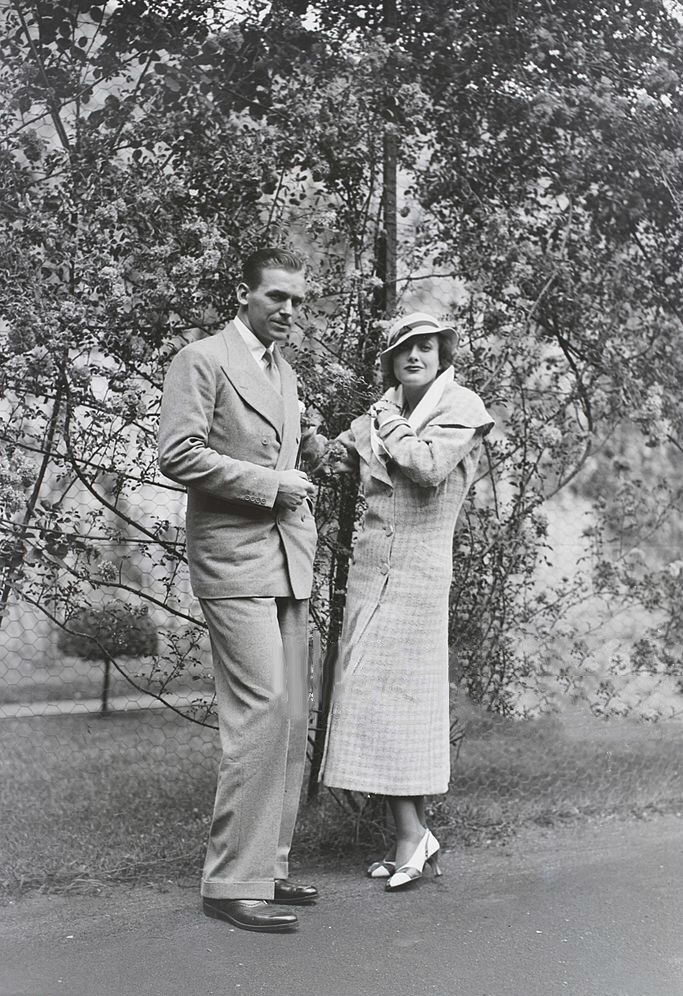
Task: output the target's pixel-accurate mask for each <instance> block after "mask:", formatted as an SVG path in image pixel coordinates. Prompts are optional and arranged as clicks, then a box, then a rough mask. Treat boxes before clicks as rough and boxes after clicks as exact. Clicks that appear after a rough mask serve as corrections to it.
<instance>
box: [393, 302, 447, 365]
mask: <svg viewBox="0 0 683 996" xmlns="http://www.w3.org/2000/svg"><path fill="white" fill-rule="evenodd" d="M437 332H439V333H441V332H445V333H447V334H448V337H449V339H450V341H451V348H452V349H455V347H456V346H457V344H458V338H459V336H458V333H457V332H456V330H455V329H454V328H453V326H452V325H442V324H441V323H440V322H437V320H436V318H432V316H431V315H428V314H427V313H426V312H424V311H414V312H413V313H412V314H410V315H406V316H405V318H399V319H397V320H396V321H395V322H394V324H393V325H392V326H391V328H390V329H389V331H388V332H387V344H386V347H385V349H383V350H382V352H381V353H380V354H379V361H380V364H381V365H382V370H383V372H384V373H385V374H389V373H391V365H392V360H393V357H392V355H391V354H392V353H393V351H394V350H395V349H398V347H399V346H401V345H403V343H404V342H405V341H406V339H412V338H414V336H416V335H434V334H435V333H437Z"/></svg>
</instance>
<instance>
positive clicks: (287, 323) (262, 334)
mask: <svg viewBox="0 0 683 996" xmlns="http://www.w3.org/2000/svg"><path fill="white" fill-rule="evenodd" d="M305 296H306V278H305V277H304V275H303V273H299V272H291V271H290V270H281V269H271V268H268V269H267V270H262V271H261V281H260V283H259V285H258V287H255V288H253V290H252V289H250V288H249V287H248V286H247V284H244V283H241V284H240V285H239V286H238V288H237V300H238V301H239V304H240V312H239V314H240V318H241V319H242V321H243V322H244V323H245V325H247V326H248V327H249V328H250V329H251V331H252V332H253V333H254V335H255V336H256V338H257V339H260V340H261V342H262V343H263V345H264V346H270V344H271V342H286V341H287V339H288V338H289V336H290V334H291V332H292V330H293V328H294V324H295V322H296V318H297V315H298V312H299V309H300V307H301V305H302V304H303V302H304V297H305Z"/></svg>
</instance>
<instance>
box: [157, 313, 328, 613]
mask: <svg viewBox="0 0 683 996" xmlns="http://www.w3.org/2000/svg"><path fill="white" fill-rule="evenodd" d="M274 356H275V361H276V364H277V368H278V371H279V373H280V380H281V384H282V391H281V395H280V394H278V393H277V391H275V389H274V388H273V387H272V385H271V383H270V382H269V380H268V378H267V377H266V375H265V373H263V371H261V370H260V369H259V368H258V365H257V364H256V363H255V362H254V358H253V357H252V355H251V354H250V352H249V350H248V348H247V346H246V344H245V343H244V340H243V339H242V337H241V336H240V334H239V332H238V330H237V328H236V327H235V325H234V324H233V323H232V322H231V323H230V324H229V325H228V326H227V327H226V328H224V329H223V330H221V331H220V332H217V333H216V334H215V335H212V336H210V337H208V338H206V339H201V340H199V341H198V342H193V343H190V344H189V345H187V346H185V347H184V348H183V349H181V350H180V352H179V353H178V354H177V355H176V356H175V358H174V359H173V362H172V363H171V366H170V368H169V371H168V374H167V376H166V381H165V385H164V397H163V400H162V406H161V424H160V431H159V466H160V469H161V471H162V473H163V474H165V475H166V476H167V477H169V478H171V480H173V481H176V482H177V483H179V484H182V485H184V486H185V487H186V488H187V519H186V524H187V547H188V558H189V566H190V579H191V582H192V588H193V591H194V593H195V595H196V596H197V597H198V598H230V597H242V598H244V597H249V596H264V595H267V596H284V595H294V597H295V598H307V597H308V595H309V594H310V590H311V584H312V580H313V553H314V550H315V542H316V529H315V523H314V520H313V515H312V511H311V507H310V505H309V503H308V502H304V504H303V505H302V506H301V507H300V509H298V510H297V511H290V510H288V509H279V510H277V511H274V509H273V504H274V501H275V496H276V494H277V490H278V483H279V481H278V477H279V475H278V471H282V470H290V469H292V468H293V467H294V466H295V462H296V457H297V452H298V447H299V442H300V437H301V425H300V414H299V402H298V398H297V388H296V375H295V374H294V371H293V370H292V368H291V367H290V365H289V364H288V363H287V362H286V361H285V360H284V358H283V357H282V356H281V355H280V353H279V352H278V350H277V348H275V351H274Z"/></svg>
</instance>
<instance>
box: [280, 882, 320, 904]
mask: <svg viewBox="0 0 683 996" xmlns="http://www.w3.org/2000/svg"><path fill="white" fill-rule="evenodd" d="M317 898H318V890H317V889H316V887H315V886H314V885H293V884H292V883H291V882H288V881H287V879H286V878H276V879H275V902H276V903H290V904H294V905H296V906H305V905H306V904H307V903H314V902H315V901H316V899H317Z"/></svg>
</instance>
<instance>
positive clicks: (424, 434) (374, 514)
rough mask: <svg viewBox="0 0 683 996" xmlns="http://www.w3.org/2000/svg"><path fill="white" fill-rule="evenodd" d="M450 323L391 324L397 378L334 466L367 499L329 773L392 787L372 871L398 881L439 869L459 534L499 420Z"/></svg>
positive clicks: (388, 354)
mask: <svg viewBox="0 0 683 996" xmlns="http://www.w3.org/2000/svg"><path fill="white" fill-rule="evenodd" d="M456 343H457V335H456V332H455V330H454V329H452V328H450V327H447V326H443V325H440V324H439V323H438V322H437V321H436V320H435V319H434V318H432V317H431V316H430V315H427V314H423V313H421V312H416V313H414V314H411V315H408V316H407V317H406V318H403V319H400V320H399V321H397V322H396V323H395V324H394V325H393V326H392V327H391V329H390V330H389V333H388V336H387V345H386V349H385V350H384V351H383V353H382V354H381V357H380V359H381V364H382V369H383V371H384V373H385V375H386V376H387V378H388V380H389V381H390V383H391V384H392V387H391V388H390V389H389V390H388V391H387V392H386V393H385V394H384V395H383V397H382V398H381V399H380V400H379V401H378V402H377V403H376V404H375V405H373V406H372V407H371V408H370V411H369V412H368V413H366V414H365V415H362V416H360V418H357V419H355V421H354V422H352V424H351V428H350V429H349V430H348V431H347V432H345V433H342V435H341V436H340V437H339V439H338V440H337V442H338V443H341V444H342V446H343V451H342V453H341V454H339V455H340V459H339V461H338V463H337V464H336V466H335V467H334V469H336V470H338V471H340V472H353V471H357V472H359V473H360V479H361V486H362V489H363V492H364V495H365V500H366V502H367V510H366V512H365V517H364V521H363V525H362V527H361V528H360V531H359V533H358V536H357V539H356V541H355V545H354V551H353V561H352V565H351V570H350V574H349V585H348V594H347V600H346V611H345V616H344V626H343V632H342V637H341V644H340V673H339V675H338V682H337V685H336V688H335V694H334V701H333V706H332V710H331V714H330V721H329V727H328V735H327V743H326V747H325V756H324V759H323V765H322V773H321V778H322V780H323V782H324V783H325V784H326V785H329V786H334V787H337V788H343V789H350V790H354V791H358V792H366V793H377V794H381V795H384V796H386V797H387V801H388V804H389V806H390V808H391V812H392V815H393V819H394V823H395V827H396V847H395V857H394V858H393V860H387V859H385V860H384V861H380V862H375V863H374V864H373V865H371V866H370V868H369V869H368V873H369V874H370V875H372V876H373V877H385V878H388V882H387V886H386V887H387V889H389V890H393V889H397V888H401V887H402V886H404V885H407V884H408V883H409V882H412V881H414V880H415V879H417V878H420V876H421V874H422V870H423V867H424V865H425V862H429V863H430V865H431V866H432V869H433V871H434V872H435V874H440V869H439V866H438V860H437V858H438V850H439V844H438V841H437V840H436V838H435V837H434V835H433V834H432V833H431V832H430V831H429V830H428V829H427V827H426V823H425V804H424V797H425V796H426V795H433V794H439V793H444V792H446V791H447V788H448V781H449V777H450V743H449V732H450V721H449V703H448V594H449V589H450V583H451V577H452V546H453V543H452V540H453V531H454V529H455V522H456V519H457V516H458V512H459V511H460V508H461V506H462V503H463V501H464V499H465V495H466V494H467V492H468V490H469V488H470V486H471V484H472V481H473V479H474V475H475V471H476V468H477V464H478V461H479V456H480V451H481V445H482V438H483V437H484V436H485V435H486V433H487V432H488V431H489V430H490V429H491V427H492V425H493V422H492V420H491V418H490V416H489V414H488V413H487V411H486V409H485V408H484V405H483V403H482V402H481V400H480V399H479V398H478V397H477V395H476V394H474V393H473V392H472V391H469V390H468V389H467V388H464V387H460V386H459V385H458V384H456V383H455V380H454V376H453V367H452V352H453V349H454V347H455V345H456Z"/></svg>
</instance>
